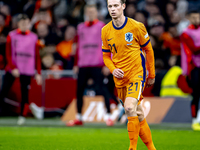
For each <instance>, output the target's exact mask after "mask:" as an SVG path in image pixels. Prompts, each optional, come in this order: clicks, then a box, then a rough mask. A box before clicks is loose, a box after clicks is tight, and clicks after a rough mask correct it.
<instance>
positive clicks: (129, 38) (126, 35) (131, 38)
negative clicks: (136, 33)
mask: <svg viewBox="0 0 200 150" xmlns="http://www.w3.org/2000/svg"><path fill="white" fill-rule="evenodd" d="M125 40H126V41H127V42H131V41H133V33H131V32H128V33H126V34H125Z"/></svg>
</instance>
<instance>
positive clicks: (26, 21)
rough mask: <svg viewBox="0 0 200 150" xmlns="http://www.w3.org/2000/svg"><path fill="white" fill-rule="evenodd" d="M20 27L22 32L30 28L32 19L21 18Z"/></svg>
mask: <svg viewBox="0 0 200 150" xmlns="http://www.w3.org/2000/svg"><path fill="white" fill-rule="evenodd" d="M18 28H20V30H21V31H22V32H25V31H26V30H28V29H29V28H30V20H29V19H22V20H20V21H19V22H18Z"/></svg>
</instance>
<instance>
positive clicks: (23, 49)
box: [0, 14, 42, 125]
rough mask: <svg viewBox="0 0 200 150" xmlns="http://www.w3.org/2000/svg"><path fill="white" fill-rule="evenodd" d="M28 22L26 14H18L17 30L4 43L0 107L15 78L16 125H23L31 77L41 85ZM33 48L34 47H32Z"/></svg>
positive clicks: (37, 54)
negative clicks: (17, 89) (18, 94)
mask: <svg viewBox="0 0 200 150" xmlns="http://www.w3.org/2000/svg"><path fill="white" fill-rule="evenodd" d="M29 27H30V20H29V18H28V16H27V15H26V14H19V16H18V29H16V30H14V31H11V32H10V33H9V35H8V36H7V42H6V61H7V65H6V68H5V70H6V74H5V76H4V81H3V85H2V89H1V93H0V107H2V108H3V105H4V98H5V97H6V96H7V94H8V92H9V90H10V88H11V86H12V84H13V83H14V81H15V79H16V78H20V84H21V95H22V100H21V112H20V116H19V119H18V122H17V124H18V125H22V124H24V123H25V117H24V116H25V110H27V109H28V105H27V104H28V90H29V85H30V82H31V77H32V76H33V75H34V74H35V70H36V71H37V74H36V75H35V78H36V81H37V84H38V85H41V83H42V77H41V61H40V55H39V47H38V44H37V43H38V42H37V35H36V34H34V33H32V32H31V31H30V30H29ZM32 46H34V47H32Z"/></svg>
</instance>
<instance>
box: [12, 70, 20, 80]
mask: <svg viewBox="0 0 200 150" xmlns="http://www.w3.org/2000/svg"><path fill="white" fill-rule="evenodd" d="M11 74H12V75H13V76H14V77H15V78H17V77H19V76H20V73H19V70H18V69H17V68H15V69H13V70H12V71H11Z"/></svg>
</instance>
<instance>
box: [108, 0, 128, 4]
mask: <svg viewBox="0 0 200 150" xmlns="http://www.w3.org/2000/svg"><path fill="white" fill-rule="evenodd" d="M120 2H121V4H125V3H126V0H120ZM107 3H108V0H107Z"/></svg>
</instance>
